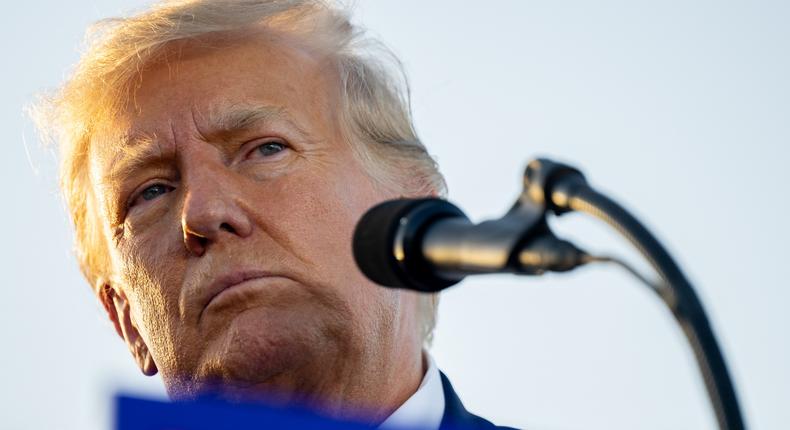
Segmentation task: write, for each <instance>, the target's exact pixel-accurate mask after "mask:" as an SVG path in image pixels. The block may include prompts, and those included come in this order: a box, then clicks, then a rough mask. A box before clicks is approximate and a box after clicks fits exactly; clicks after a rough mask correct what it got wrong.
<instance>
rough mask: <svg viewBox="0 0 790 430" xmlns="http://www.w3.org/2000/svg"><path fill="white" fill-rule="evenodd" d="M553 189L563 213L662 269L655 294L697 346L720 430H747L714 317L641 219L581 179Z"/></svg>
mask: <svg viewBox="0 0 790 430" xmlns="http://www.w3.org/2000/svg"><path fill="white" fill-rule="evenodd" d="M552 188H553V190H552V192H551V193H550V199H551V203H552V204H553V205H554V207H555V208H556V209H557V212H559V213H561V212H563V211H567V210H574V211H579V212H585V213H588V214H590V215H592V216H594V217H596V218H599V219H601V220H602V221H604V222H606V223H607V224H609V225H610V226H612V227H613V228H615V229H616V230H617V231H618V232H620V233H621V234H622V235H623V236H625V237H626V238H627V239H628V240H629V241H630V242H631V243H632V244H633V245H634V246H635V247H636V248H637V250H639V252H640V253H641V254H642V255H643V256H644V257H645V258H646V259H647V261H648V262H649V263H650V265H651V266H652V267H653V268H654V269H655V270H656V272H657V273H658V274H659V276H660V277H661V280H662V281H663V283H662V284H657V285H655V288H654V291H656V292H657V293H658V295H659V296H660V297H661V298H662V299H663V300H664V302H665V303H666V304H667V306H669V308H670V310H671V311H672V314H673V315H674V316H675V318H676V319H677V321H678V322H679V323H680V326H681V327H682V328H683V332H684V333H685V335H686V337H687V339H688V340H689V343H690V344H691V347H692V349H693V351H694V355H695V357H696V359H697V365H698V366H699V369H700V371H701V373H702V377H703V380H704V382H705V388H706V389H707V392H708V397H709V398H710V400H711V403H712V405H713V409H714V411H715V413H716V419H717V421H718V423H719V428H721V429H723V430H742V429H744V428H745V426H744V422H743V417H742V415H741V411H740V408H739V406H738V399H737V396H736V395H735V389H734V387H733V384H732V381H731V379H730V376H729V372H728V371H727V366H726V364H725V362H724V357H723V356H722V353H721V350H720V349H719V346H718V344H717V343H716V338H715V336H714V334H713V330H712V329H711V327H710V323H709V322H708V317H707V316H706V314H705V310H704V309H703V307H702V304H701V302H700V300H699V298H698V297H697V294H696V293H695V292H694V288H693V287H692V286H691V283H690V282H689V281H688V280H687V279H686V276H685V275H684V274H683V272H682V271H681V270H680V267H679V266H678V265H677V263H675V261H674V260H673V259H672V257H671V256H670V255H669V253H668V252H667V251H666V250H665V249H664V247H663V246H662V245H661V244H660V243H659V242H658V240H657V239H656V238H655V237H654V236H653V235H652V234H651V233H650V232H649V231H648V230H647V229H646V228H645V227H644V226H642V224H640V223H639V221H637V220H636V218H634V217H633V216H632V215H631V214H630V213H628V212H627V211H626V210H625V209H624V208H622V207H621V206H620V205H618V204H617V203H615V202H614V201H612V200H611V199H609V198H608V197H606V196H604V195H603V194H600V193H598V192H597V191H595V190H593V189H592V188H591V187H590V186H589V185H587V183H586V182H585V181H584V180H583V179H581V178H580V177H578V176H568V177H567V178H566V179H564V180H560V181H557V182H556V183H555V184H553V187H552ZM626 268H627V267H626Z"/></svg>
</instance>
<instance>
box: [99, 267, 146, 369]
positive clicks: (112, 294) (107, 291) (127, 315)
mask: <svg viewBox="0 0 790 430" xmlns="http://www.w3.org/2000/svg"><path fill="white" fill-rule="evenodd" d="M97 293H98V295H99V301H100V302H101V303H102V305H103V306H104V310H106V311H107V316H108V317H109V318H110V321H112V323H113V325H114V326H115V331H116V332H117V333H118V336H120V337H121V338H122V339H123V340H124V342H125V343H126V345H127V346H128V347H129V351H130V352H131V353H132V357H134V360H135V361H136V362H137V366H138V367H139V368H140V370H141V371H142V372H143V374H144V375H146V376H153V375H156V372H157V371H158V369H157V367H156V363H154V359H153V357H152V356H151V352H150V351H149V350H148V345H146V343H145V341H144V340H143V337H142V336H141V335H140V332H139V331H138V330H137V326H136V325H135V323H134V321H133V320H132V315H131V312H130V309H129V301H128V299H127V298H126V295H125V294H124V293H123V291H119V290H118V289H117V288H115V287H114V286H113V285H111V284H110V283H108V282H105V281H102V282H101V283H100V285H98V288H97Z"/></svg>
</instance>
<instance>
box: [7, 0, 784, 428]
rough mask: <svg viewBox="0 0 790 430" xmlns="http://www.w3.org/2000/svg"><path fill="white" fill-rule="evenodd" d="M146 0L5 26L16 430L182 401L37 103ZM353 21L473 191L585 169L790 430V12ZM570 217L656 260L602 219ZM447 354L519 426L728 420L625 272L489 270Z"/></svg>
mask: <svg viewBox="0 0 790 430" xmlns="http://www.w3.org/2000/svg"><path fill="white" fill-rule="evenodd" d="M143 4H145V2H141V1H120V0H112V1H110V0H90V1H85V0H73V1H68V2H55V1H41V0H31V1H27V2H17V3H15V4H13V5H6V7H5V8H4V13H3V15H2V18H0V19H2V26H0V32H2V37H0V43H2V52H3V55H4V60H3V67H2V71H1V72H0V73H1V74H2V80H0V85H1V86H2V93H1V94H2V98H0V130H2V131H3V134H4V139H3V148H4V149H5V150H6V151H7V152H5V155H4V156H3V157H0V163H2V168H1V169H0V172H2V175H3V176H2V178H3V182H4V183H5V186H4V187H3V190H4V192H5V196H6V197H5V198H4V199H3V204H2V207H3V210H2V211H0V217H1V218H0V220H1V221H2V225H6V226H8V228H9V229H8V230H7V231H6V234H5V236H4V237H5V240H6V243H7V244H6V245H5V246H2V247H0V264H2V273H3V278H2V283H3V284H4V286H3V287H2V288H3V292H4V294H5V297H4V300H2V301H0V342H1V343H0V344H1V345H2V354H0V381H2V383H0V404H2V405H3V406H2V407H1V408H0V409H2V410H3V412H2V413H0V428H3V429H88V430H99V429H108V428H110V419H111V416H112V409H111V405H112V395H113V394H114V393H116V392H118V391H124V392H131V393H136V394H138V395H144V396H151V397H163V396H164V390H163V388H162V385H161V382H160V380H159V379H158V378H156V377H154V378H146V377H144V376H142V374H140V373H139V371H138V370H137V368H136V366H135V365H134V363H133V361H132V359H131V356H130V355H129V354H128V352H127V350H126V346H125V345H124V344H123V343H122V342H121V341H120V339H118V338H117V336H116V334H115V332H114V330H113V329H112V327H111V326H110V323H109V322H108V320H107V319H106V317H105V315H104V313H103V311H102V310H101V308H100V307H99V305H98V303H97V302H96V300H95V299H94V298H93V296H92V293H91V290H90V288H89V287H88V285H87V284H86V283H85V282H84V280H83V279H82V277H81V275H80V274H79V272H78V269H77V265H76V262H75V259H74V256H73V253H72V251H71V241H72V233H71V228H70V222H69V220H68V218H67V216H66V214H65V211H64V208H63V203H62V200H61V199H60V198H59V193H58V190H57V184H56V180H57V179H56V178H57V173H56V172H57V169H56V167H57V161H56V156H55V154H54V152H53V151H52V150H50V149H47V148H43V147H42V146H41V143H40V141H39V140H38V138H37V136H36V132H35V130H34V128H33V126H32V124H31V122H30V121H29V120H28V119H26V117H25V115H24V113H23V108H24V106H25V105H27V104H29V103H30V102H31V100H32V99H33V97H34V95H35V94H36V93H38V92H41V91H42V90H46V89H51V88H54V87H56V86H57V85H58V84H59V83H60V82H62V80H63V79H64V77H65V76H67V71H68V70H69V67H70V66H71V65H73V64H74V63H75V62H76V61H77V59H78V55H79V54H78V48H79V46H80V42H81V40H82V36H83V32H84V29H85V28H86V27H87V25H88V24H89V23H91V22H93V21H95V20H97V19H99V18H102V17H107V16H113V15H117V14H120V13H123V12H125V11H128V10H130V9H134V8H137V7H140V6H141V5H143ZM354 16H355V17H356V18H355V19H356V21H357V22H360V23H363V24H364V26H366V27H367V28H368V29H369V30H370V31H371V32H372V33H373V34H374V35H377V36H379V37H380V38H381V39H382V40H383V41H384V42H385V43H386V44H387V45H388V46H390V47H391V48H392V49H393V50H394V51H395V52H396V53H397V54H398V55H399V57H400V58H401V60H402V61H403V63H404V65H405V68H406V71H407V73H408V76H409V78H410V80H411V84H412V96H413V98H412V103H413V109H414V115H415V120H416V126H417V129H418V132H419V133H420V135H421V137H422V139H423V141H424V142H425V143H426V145H427V146H428V148H429V150H430V152H431V153H433V154H434V155H435V156H436V157H437V159H438V161H439V163H440V166H441V169H442V171H443V173H444V174H445V175H446V178H447V182H448V184H449V188H450V199H451V200H452V201H454V202H455V203H457V204H458V205H459V206H461V207H462V208H464V209H465V210H466V211H467V213H468V214H469V215H470V217H471V218H472V219H473V220H476V221H479V220H482V219H486V218H493V217H499V216H501V215H502V214H503V213H504V211H505V210H506V209H507V208H508V207H509V206H510V205H511V204H512V202H513V201H514V199H515V198H516V197H517V195H518V193H519V191H520V189H519V187H520V181H521V174H522V172H523V168H524V166H525V165H526V163H527V162H528V161H529V160H530V159H532V158H534V157H536V156H550V157H555V158H557V159H560V160H564V161H567V162H569V163H571V164H573V165H576V166H578V167H579V168H581V169H582V170H583V171H584V172H585V173H586V174H587V176H588V179H589V180H590V181H591V182H592V183H593V184H594V185H595V186H597V187H598V188H599V189H600V190H603V191H605V192H607V193H608V194H609V195H610V196H612V197H614V198H616V199H617V200H619V201H620V202H621V203H623V204H625V205H626V206H627V207H628V208H630V209H632V210H633V212H634V213H635V214H636V215H637V216H638V217H639V218H640V219H641V220H643V221H644V222H645V223H646V224H647V225H648V226H649V227H650V228H652V230H653V232H654V233H656V234H657V235H658V236H659V238H661V239H662V240H663V241H664V243H665V245H666V246H667V247H668V248H669V250H670V251H671V252H672V253H673V255H674V256H675V257H676V258H677V259H678V260H679V261H680V263H681V264H682V265H683V267H684V268H685V270H686V271H687V274H688V275H689V277H690V278H691V280H692V282H693V283H694V284H695V285H696V287H697V289H698V292H699V295H700V296H701V298H702V300H703V302H704V304H705V306H706V308H707V310H708V314H709V316H710V318H711V321H712V325H713V327H714V330H715V331H716V333H717V335H718V339H719V341H720V343H721V346H722V348H723V351H724V354H725V357H726V359H727V362H728V364H729V367H730V370H731V373H732V376H733V378H734V381H735V383H736V386H737V388H738V392H739V396H740V400H741V404H742V407H743V410H744V412H745V416H746V419H747V423H748V424H749V425H750V428H753V429H780V428H787V426H788V423H790V408H789V407H788V405H789V404H790V334H788V328H790V313H789V312H788V311H787V306H788V303H790V288H789V287H790V282H788V279H790V278H789V277H788V274H789V273H788V271H789V270H790V269H788V268H789V267H790V264H788V262H787V257H788V254H789V253H788V250H787V249H788V246H787V244H788V240H790V227H788V223H787V222H786V219H787V214H788V211H789V210H790V203H788V199H789V197H790V192H788V189H787V187H788V185H790V172H789V171H788V168H787V164H788V162H790V149H788V148H790V79H788V77H790V25H788V22H790V2H786V1H766V0H751V1H694V2H689V1H681V0H664V1H652V2H647V1H633V0H629V1H613V0H602V1H596V2H589V1H582V0H568V1H562V2H558V1H549V0H543V1H496V2H493V1H492V2H461V1H452V0H444V1H418V0H400V1H397V2H396V1H389V2H384V1H372V0H358V1H357V4H356V7H355V13H354ZM552 226H553V227H554V228H555V229H556V231H557V232H559V233H560V234H562V235H563V236H564V237H566V238H570V239H572V240H573V241H575V243H577V244H578V245H580V246H584V247H586V248H587V249H589V250H593V251H598V252H607V253H615V254H618V255H621V256H624V257H626V258H628V259H629V260H630V261H633V262H637V263H639V258H638V256H636V255H635V253H634V252H633V251H631V249H630V248H629V247H628V246H627V245H626V244H625V243H624V242H623V241H622V240H620V239H619V238H618V237H616V236H615V235H614V234H613V233H611V232H610V231H609V230H608V229H607V228H605V227H603V226H602V225H601V224H600V223H598V222H596V221H593V220H590V219H588V218H587V217H585V216H582V215H569V216H567V217H563V218H561V219H557V220H552ZM640 264H641V263H640ZM640 267H644V266H641V265H640ZM432 353H433V354H434V356H435V358H436V361H437V363H438V365H439V367H440V368H442V369H443V370H444V371H445V373H447V374H448V376H449V377H450V379H451V380H452V381H453V383H454V385H455V388H456V391H458V393H459V394H460V396H461V398H462V400H463V401H464V402H465V404H466V406H467V408H468V409H470V410H471V411H473V412H476V413H478V414H480V415H482V416H485V417H487V418H489V419H491V420H493V421H495V422H496V423H498V424H501V425H511V426H518V427H528V428H531V429H547V430H555V429H557V430H559V429H569V430H570V429H634V428H639V429H713V428H715V421H714V418H713V415H712V413H711V409H710V406H709V404H708V400H707V397H706V395H705V392H704V387H703V385H702V382H701V379H700V377H699V374H698V373H697V369H696V366H695V364H694V361H693V356H692V354H691V351H690V349H689V347H688V345H687V344H686V341H685V338H684V337H683V335H682V333H681V331H680V330H679V328H678V327H677V326H676V324H675V323H674V320H673V319H672V317H671V316H670V314H669V313H668V312H667V311H666V309H664V307H663V305H662V304H661V303H660V302H659V301H658V300H657V299H656V297H654V296H653V295H652V294H651V293H650V292H648V291H647V290H646V289H645V288H643V287H642V286H641V285H639V284H637V283H636V282H635V281H634V280H632V279H631V278H629V277H628V276H627V275H626V274H625V273H623V272H622V271H620V270H618V269H616V268H614V267H606V266H601V267H587V268H582V269H579V270H577V271H575V272H573V273H570V274H565V275H553V276H545V277H541V278H526V277H523V278H516V277H513V276H486V277H478V278H474V279H468V280H467V281H465V282H464V283H462V284H461V285H459V286H456V287H454V288H453V289H451V290H449V291H447V292H446V293H445V294H444V295H443V298H442V302H441V306H440V311H439V324H438V328H437V331H436V341H435V344H434V347H433V349H432Z"/></svg>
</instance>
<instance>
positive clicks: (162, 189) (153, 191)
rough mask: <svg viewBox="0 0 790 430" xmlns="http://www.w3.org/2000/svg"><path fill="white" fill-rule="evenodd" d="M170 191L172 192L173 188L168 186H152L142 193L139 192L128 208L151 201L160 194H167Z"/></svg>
mask: <svg viewBox="0 0 790 430" xmlns="http://www.w3.org/2000/svg"><path fill="white" fill-rule="evenodd" d="M170 191H173V187H171V186H169V185H165V184H153V185H151V186H149V187H146V188H145V189H143V191H141V192H140V194H138V195H137V197H135V199H134V200H133V201H132V203H131V204H130V205H129V206H130V207H131V206H134V205H136V204H138V203H141V202H142V201H151V200H153V199H155V198H157V197H159V196H161V195H162V194H166V193H169V192H170Z"/></svg>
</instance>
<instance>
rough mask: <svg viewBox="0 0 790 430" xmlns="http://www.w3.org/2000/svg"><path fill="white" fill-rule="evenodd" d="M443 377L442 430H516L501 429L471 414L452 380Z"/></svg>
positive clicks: (509, 429)
mask: <svg viewBox="0 0 790 430" xmlns="http://www.w3.org/2000/svg"><path fill="white" fill-rule="evenodd" d="M439 373H440V374H441V376H442V389H443V390H444V416H443V417H442V424H441V426H440V429H441V430H451V429H453V430H492V429H502V430H515V429H512V428H511V427H499V426H495V425H494V424H492V423H491V422H490V421H488V420H486V419H483V418H481V417H478V416H477V415H474V414H472V413H470V412H469V411H467V410H466V408H464V405H463V403H461V399H459V398H458V395H457V394H455V390H453V386H452V384H450V380H449V379H447V376H445V375H444V373H441V372H439Z"/></svg>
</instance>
